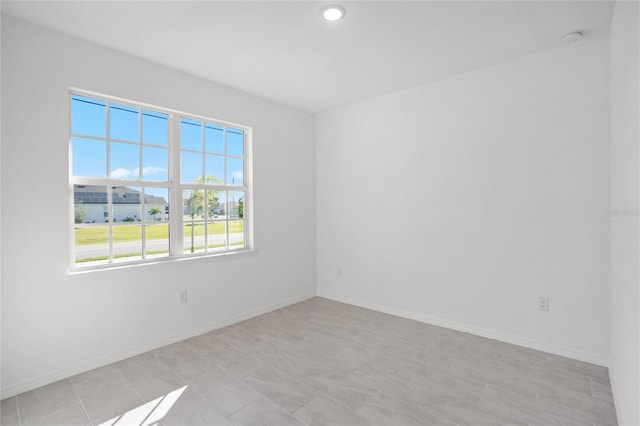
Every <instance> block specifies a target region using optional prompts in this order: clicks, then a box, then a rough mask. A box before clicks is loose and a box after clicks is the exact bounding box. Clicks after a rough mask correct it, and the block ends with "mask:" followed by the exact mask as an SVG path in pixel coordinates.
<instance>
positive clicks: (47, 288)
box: [2, 17, 316, 397]
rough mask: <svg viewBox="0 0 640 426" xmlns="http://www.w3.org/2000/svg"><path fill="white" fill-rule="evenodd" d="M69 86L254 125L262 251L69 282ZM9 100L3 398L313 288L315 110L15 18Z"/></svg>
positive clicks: (5, 37) (5, 53)
mask: <svg viewBox="0 0 640 426" xmlns="http://www.w3.org/2000/svg"><path fill="white" fill-rule="evenodd" d="M167 54H170V52H167ZM230 59H232V58H229V60H230ZM69 86H74V87H78V88H82V89H87V90H92V91H96V92H101V93H106V94H110V95H114V96H119V97H124V98H127V99H132V100H136V101H141V102H146V103H150V104H155V105H159V106H163V107H167V108H173V109H177V110H181V111H186V112H190V113H194V114H200V115H204V116H209V117H213V118H216V119H220V120H226V121H231V122H237V123H241V124H245V125H248V126H252V127H253V135H254V161H255V164H254V176H255V194H254V204H255V216H256V219H255V241H256V244H257V248H258V250H259V252H258V254H257V255H255V256H249V257H244V258H242V259H236V260H222V261H216V262H211V261H190V262H179V263H173V264H171V265H166V264H165V265H157V266H145V267H140V268H135V269H129V270H127V271H106V272H100V273H92V274H86V275H80V276H71V277H67V275H66V272H67V265H68V263H69V243H68V241H69V237H68V225H67V224H68V222H69V211H68V200H69V188H68V165H67V144H68V142H67V140H68V122H69V119H68V117H69V94H68V88H69ZM2 106H3V109H2V141H3V144H2V219H3V220H2V237H3V240H2V254H3V257H2V396H3V397H7V396H10V395H12V394H14V393H16V392H20V391H24V390H27V389H30V388H33V387H35V386H39V385H42V384H45V383H47V382H50V381H53V380H56V379H59V378H62V377H66V376H68V375H70V374H74V373H77V372H79V371H82V370H84V369H88V368H91V367H95V366H97V365H100V364H103V363H107V362H111V361H114V360H116V359H119V358H121V357H124V356H126V355H132V354H135V353H138V352H141V351H144V350H147V349H150V348H153V347H157V346H160V345H162V344H166V343H169V342H173V341H176V340H179V339H181V338H183V337H186V336H189V335H193V334H196V333H198V332H202V331H205V330H207V329H210V328H213V327H216V326H219V325H220V324H223V323H224V322H225V321H229V320H233V319H234V318H239V317H242V316H246V315H251V314H255V313H257V312H261V311H264V310H268V309H272V308H274V307H276V306H280V305H282V304H287V303H290V302H292V301H295V300H299V299H301V298H306V297H309V296H311V295H314V294H315V275H316V274H315V226H314V223H315V194H314V185H315V164H314V155H315V154H314V119H313V116H311V115H309V114H306V113H302V112H298V111H295V110H292V109H289V108H286V107H283V106H280V105H277V104H274V103H271V102H268V101H266V100H262V99H259V98H256V97H253V96H250V95H248V94H245V93H243V92H239V91H236V90H232V89H229V88H226V87H223V86H219V85H216V84H213V83H211V82H207V81H204V80H201V79H198V78H195V77H193V76H190V75H187V74H184V73H180V72H177V71H174V70H171V69H168V68H165V67H162V66H159V65H157V64H153V63H150V62H147V61H144V60H141V59H137V58H134V57H131V56H127V55H124V54H120V53H117V52H114V51H111V50H108V49H104V48H101V47H98V46H95V45H92V44H89V43H86V42H82V41H79V40H76V39H73V38H70V37H67V36H64V35H62V34H59V33H55V32H51V31H49V30H45V29H43V28H39V27H36V26H33V25H30V24H27V23H24V22H22V21H19V20H15V19H13V18H9V17H3V18H2ZM284 196H287V197H289V199H293V200H295V208H292V209H291V210H290V211H289V214H286V215H284V214H282V208H281V207H282V204H281V201H282V200H281V197H284ZM42 208H46V209H47V215H46V217H47V220H42V217H44V216H43V214H42V212H41V209H42ZM181 289H187V290H188V292H189V303H188V304H187V305H180V304H179V303H178V300H179V299H178V292H179V290H181Z"/></svg>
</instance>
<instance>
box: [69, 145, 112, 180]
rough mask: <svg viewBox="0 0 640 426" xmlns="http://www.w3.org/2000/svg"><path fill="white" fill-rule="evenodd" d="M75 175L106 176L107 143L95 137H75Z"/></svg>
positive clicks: (73, 148) (73, 171) (73, 149)
mask: <svg viewBox="0 0 640 426" xmlns="http://www.w3.org/2000/svg"><path fill="white" fill-rule="evenodd" d="M72 144H73V146H72V151H73V165H72V168H73V170H72V173H73V176H86V177H106V176H107V143H106V142H104V141H99V140H95V139H84V138H73V141H72Z"/></svg>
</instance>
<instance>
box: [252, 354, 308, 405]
mask: <svg viewBox="0 0 640 426" xmlns="http://www.w3.org/2000/svg"><path fill="white" fill-rule="evenodd" d="M242 381H243V382H244V383H246V384H248V385H249V386H251V387H252V388H253V389H255V390H257V391H258V392H260V393H261V394H262V395H264V396H265V397H267V398H268V399H270V400H271V401H273V402H275V403H276V404H278V405H279V406H280V407H282V408H284V409H285V410H287V411H288V412H290V413H293V412H294V411H296V410H298V409H299V408H300V407H302V406H303V405H305V404H306V403H308V402H309V401H311V400H312V399H313V398H315V397H316V396H317V392H315V391H313V390H312V389H310V388H309V387H308V386H307V385H305V384H303V383H302V382H301V381H298V380H296V379H294V378H292V377H290V376H288V375H286V374H284V373H282V372H281V371H278V370H276V369H274V368H272V367H269V366H267V365H264V366H263V367H262V368H261V369H259V370H257V371H255V372H254V373H253V374H251V375H249V376H247V377H245V378H244V379H243V380H242Z"/></svg>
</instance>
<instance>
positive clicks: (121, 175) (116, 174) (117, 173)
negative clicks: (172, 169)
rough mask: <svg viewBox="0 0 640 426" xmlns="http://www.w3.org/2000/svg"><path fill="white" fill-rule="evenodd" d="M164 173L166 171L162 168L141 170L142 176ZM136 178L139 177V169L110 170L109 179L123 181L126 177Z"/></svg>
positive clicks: (150, 167) (151, 167)
mask: <svg viewBox="0 0 640 426" xmlns="http://www.w3.org/2000/svg"><path fill="white" fill-rule="evenodd" d="M166 172H167V169H164V168H162V167H153V166H147V167H143V168H142V173H143V174H144V176H150V175H157V174H160V173H166ZM138 176H140V169H139V168H138V167H136V168H135V169H133V170H127V169H124V168H122V167H120V168H118V169H115V170H111V177H112V178H116V179H125V178H128V177H132V178H137V177H138Z"/></svg>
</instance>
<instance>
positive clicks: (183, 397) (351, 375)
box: [0, 297, 617, 426]
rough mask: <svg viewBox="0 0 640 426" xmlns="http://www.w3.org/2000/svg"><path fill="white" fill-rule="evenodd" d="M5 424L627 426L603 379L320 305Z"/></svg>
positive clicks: (43, 402)
mask: <svg viewBox="0 0 640 426" xmlns="http://www.w3.org/2000/svg"><path fill="white" fill-rule="evenodd" d="M20 415H23V418H22V419H20ZM0 422H1V423H2V424H3V425H5V426H27V425H34V424H40V425H47V426H52V425H53V426H56V425H60V426H73V425H86V424H92V425H93V426H103V425H104V426H107V425H110V426H113V424H114V423H115V424H117V425H121V424H122V425H127V424H135V425H137V426H195V425H229V424H237V425H245V424H248V425H250V424H255V425H265V424H267V425H269V424H271V425H274V426H276V425H277V426H280V425H287V424H292V425H302V424H306V425H307V426H310V425H323V424H327V425H329V424H330V425H347V426H351V425H359V424H373V425H384V426H398V425H416V424H420V425H422V424H425V425H449V424H455V425H459V426H463V425H479V424H481V425H490V424H496V425H498V424H500V425H519V424H527V425H529V426H553V425H563V426H585V425H589V426H596V425H608V426H613V425H616V424H617V419H616V413H615V406H614V404H613V397H612V394H611V385H610V381H609V375H608V371H607V369H606V368H603V367H599V366H596V365H593V364H588V363H584V362H580V361H574V360H570V359H567V358H563V357H559V356H557V355H552V354H546V353H544V352H541V351H537V350H532V349H527V348H523V347H521V346H515V345H511V344H508V343H504V342H499V341H496V340H492V339H487V338H483V337H479V336H473V335H471V334H468V333H462V332H458V331H455V330H450V329H446V328H443V327H438V326H434V325H430V324H425V323H420V322H416V321H411V320H408V319H406V318H399V317H394V316H392V315H389V314H385V313H382V312H375V311H371V310H367V309H364V308H360V307H357V306H352V305H347V304H344V303H339V302H334V301H331V300H328V299H323V298H318V297H316V298H311V299H309V300H306V301H304V302H301V303H298V304H295V305H292V306H288V307H286V308H282V309H278V310H276V311H273V312H270V313H267V314H265V315H262V316H259V317H255V318H251V319H249V320H246V321H242V322H240V323H237V324H234V325H232V326H230V327H225V328H222V329H219V330H215V331H212V332H210V333H205V334H203V335H200V336H197V337H194V338H191V339H187V340H185V341H182V342H178V343H175V344H172V345H168V346H165V347H163V348H159V349H157V350H154V351H151V352H148V353H145V354H142V355H139V356H136V357H132V358H129V359H126V360H123V361H121V362H118V363H116V364H112V365H109V366H106V367H103V368H99V369H96V370H93V371H90V372H87V373H84V374H80V375H77V376H74V377H72V378H70V379H67V380H63V381H60V382H57V383H54V384H52V385H49V386H45V387H42V388H39V389H36V390H33V391H30V392H27V393H24V394H21V395H18V396H17V397H14V398H9V399H6V400H4V401H2V417H1V420H0Z"/></svg>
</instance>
